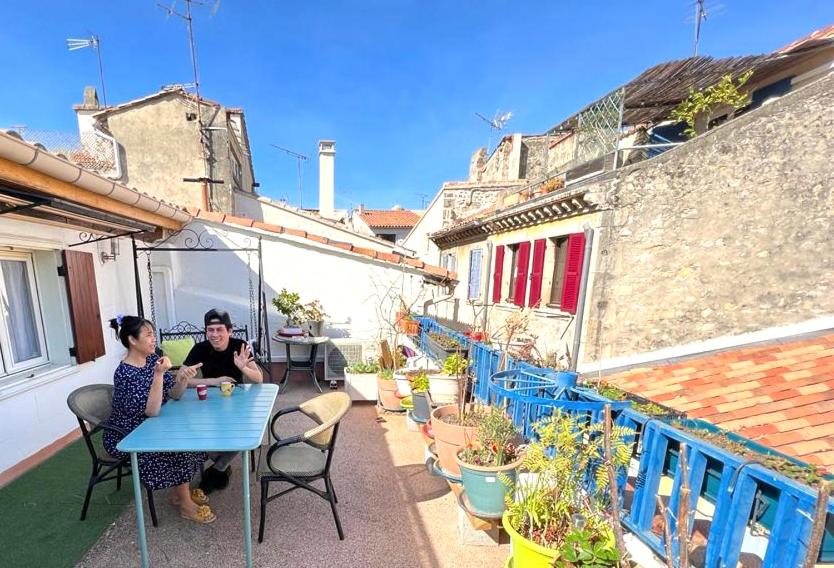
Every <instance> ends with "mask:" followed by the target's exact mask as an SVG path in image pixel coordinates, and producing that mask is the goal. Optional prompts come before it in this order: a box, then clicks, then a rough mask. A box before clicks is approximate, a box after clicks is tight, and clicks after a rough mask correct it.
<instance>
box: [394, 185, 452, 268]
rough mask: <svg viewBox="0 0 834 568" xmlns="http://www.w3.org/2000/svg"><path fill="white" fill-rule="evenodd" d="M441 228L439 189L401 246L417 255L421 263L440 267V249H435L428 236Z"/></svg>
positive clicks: (441, 195) (441, 210)
mask: <svg viewBox="0 0 834 568" xmlns="http://www.w3.org/2000/svg"><path fill="white" fill-rule="evenodd" d="M442 227H443V190H442V189H441V190H440V191H439V192H437V195H435V196H434V199H432V201H431V203H429V206H428V208H427V209H426V212H425V213H424V214H423V216H422V217H420V220H419V221H417V224H416V225H414V227H412V229H411V231H410V232H409V233H408V234H407V235H406V236H405V238H404V239H403V242H402V246H403V247H404V248H407V249H409V250H413V251H414V252H415V253H417V258H419V259H420V260H422V261H423V262H427V263H429V264H434V265H436V266H439V265H440V249H438V248H437V245H435V244H434V243H433V242H432V241H431V239H429V235H430V234H432V233H435V232H437V231H439V230H440V229H441V228H442Z"/></svg>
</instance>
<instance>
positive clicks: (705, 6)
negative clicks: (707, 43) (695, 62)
mask: <svg viewBox="0 0 834 568" xmlns="http://www.w3.org/2000/svg"><path fill="white" fill-rule="evenodd" d="M694 6H695V16H694V17H692V16H689V17H687V18H686V21H687V22H693V23H694V24H695V40H694V42H693V49H692V52H693V57H697V56H698V47H699V44H700V43H701V25H702V23H703V22H706V21H707V15H709V16H710V17H712V18H713V19H715V17H716V16H719V15H721V14H722V13H723V12H724V10H725V6H724V4H720V3H715V4H713V3H707V2H706V1H705V0H695V3H694Z"/></svg>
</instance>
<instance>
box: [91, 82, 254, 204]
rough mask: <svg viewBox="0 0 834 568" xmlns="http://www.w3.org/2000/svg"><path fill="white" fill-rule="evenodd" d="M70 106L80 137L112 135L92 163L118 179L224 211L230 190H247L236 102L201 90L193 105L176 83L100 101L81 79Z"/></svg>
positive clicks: (244, 140)
mask: <svg viewBox="0 0 834 568" xmlns="http://www.w3.org/2000/svg"><path fill="white" fill-rule="evenodd" d="M74 108H75V112H76V115H77V117H78V130H79V134H80V136H81V139H82V141H83V140H85V139H87V138H88V135H89V134H90V133H92V132H97V133H99V134H103V135H104V136H110V137H112V139H115V144H116V147H117V159H116V160H115V164H111V163H108V164H107V167H106V168H95V169H97V171H100V172H101V173H104V174H106V175H107V176H108V177H112V178H114V179H117V180H118V181H120V182H121V183H124V184H125V185H128V186H130V187H141V188H142V190H143V191H146V192H147V193H148V194H150V195H152V196H154V197H158V198H164V199H166V200H168V201H171V202H173V203H174V204H176V205H179V206H181V207H198V208H201V209H208V210H213V211H222V212H226V213H233V212H234V211H233V209H234V205H233V204H234V195H235V194H236V193H246V194H252V193H253V192H254V187H255V184H254V173H253V169H252V155H251V153H250V150H249V136H248V134H247V131H246V121H245V119H244V115H243V110H242V109H239V108H229V107H225V106H223V105H221V104H220V103H218V102H215V101H212V100H209V99H205V98H203V99H201V102H200V107H199V111H198V105H197V99H196V97H195V96H194V95H193V94H191V93H189V92H188V91H186V90H185V88H184V87H182V86H180V85H173V86H170V87H165V88H163V89H162V90H160V91H158V92H156V93H154V94H152V95H148V96H146V97H142V98H140V99H135V100H132V101H128V102H126V103H122V104H120V105H116V106H111V107H107V108H103V107H101V106H100V105H99V102H98V96H97V94H96V90H95V89H94V88H92V87H87V88H86V89H85V90H84V102H83V103H82V104H80V105H76V106H75V107H74ZM200 122H202V134H201V133H200ZM103 170H104V171H103ZM186 178H187V179H192V180H197V181H184V179H186ZM201 179H208V180H211V181H209V182H206V183H203V182H202V181H200V180H201Z"/></svg>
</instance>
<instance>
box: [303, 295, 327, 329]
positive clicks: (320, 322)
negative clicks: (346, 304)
mask: <svg viewBox="0 0 834 568" xmlns="http://www.w3.org/2000/svg"><path fill="white" fill-rule="evenodd" d="M302 311H303V314H304V317H305V319H306V320H307V329H308V331H309V332H310V335H313V336H317V337H318V336H321V335H322V333H323V329H322V328H323V326H324V320H325V319H326V318H327V313H326V312H325V311H324V307H323V306H322V305H321V302H319V301H318V300H313V301H311V302H307V303H306V304H304V306H303V307H302Z"/></svg>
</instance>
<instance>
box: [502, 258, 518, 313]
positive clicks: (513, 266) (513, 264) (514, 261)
mask: <svg viewBox="0 0 834 568" xmlns="http://www.w3.org/2000/svg"><path fill="white" fill-rule="evenodd" d="M507 248H508V249H509V250H510V273H509V286H507V297H506V298H504V301H505V302H512V301H513V298H515V292H514V291H515V276H516V274H515V273H516V271H517V269H518V245H509V246H508V247H507Z"/></svg>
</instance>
